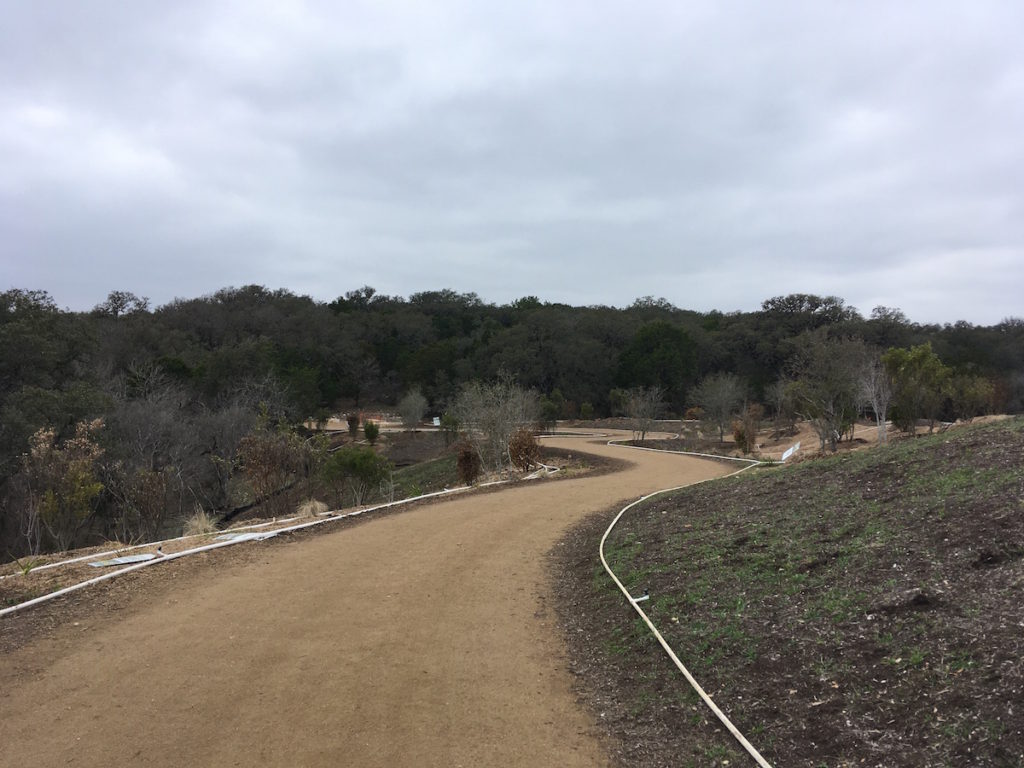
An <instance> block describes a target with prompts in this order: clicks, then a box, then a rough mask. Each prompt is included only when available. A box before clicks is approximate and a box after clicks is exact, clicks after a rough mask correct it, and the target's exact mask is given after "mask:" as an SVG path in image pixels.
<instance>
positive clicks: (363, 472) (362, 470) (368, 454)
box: [320, 445, 392, 506]
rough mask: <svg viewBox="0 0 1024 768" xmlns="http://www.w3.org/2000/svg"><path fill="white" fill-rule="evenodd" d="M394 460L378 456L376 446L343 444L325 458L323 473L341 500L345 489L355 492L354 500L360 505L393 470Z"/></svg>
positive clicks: (325, 479)
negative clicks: (342, 446)
mask: <svg viewBox="0 0 1024 768" xmlns="http://www.w3.org/2000/svg"><path fill="white" fill-rule="evenodd" d="M391 470H392V466H391V462H390V461H388V460H387V459H385V458H384V457H383V456H378V455H377V452H376V451H374V450H373V448H369V447H366V446H358V445H346V446H345V447H344V448H339V449H338V450H336V451H335V452H334V453H332V454H331V455H330V456H328V457H327V460H326V461H325V462H324V465H323V468H322V469H321V470H320V474H321V477H322V479H323V481H324V483H326V484H327V485H328V486H330V487H331V488H332V489H333V490H334V493H335V496H336V498H337V499H338V501H339V503H340V502H341V498H342V492H343V491H345V490H347V491H348V492H349V493H350V494H351V495H352V503H353V504H355V505H356V506H359V505H360V504H362V503H363V500H364V499H365V498H367V496H368V495H369V494H370V492H371V491H373V490H374V489H375V488H378V487H379V486H380V484H381V483H382V482H384V481H385V480H387V479H388V477H389V476H390V474H391Z"/></svg>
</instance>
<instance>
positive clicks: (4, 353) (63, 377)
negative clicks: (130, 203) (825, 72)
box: [0, 286, 1024, 554]
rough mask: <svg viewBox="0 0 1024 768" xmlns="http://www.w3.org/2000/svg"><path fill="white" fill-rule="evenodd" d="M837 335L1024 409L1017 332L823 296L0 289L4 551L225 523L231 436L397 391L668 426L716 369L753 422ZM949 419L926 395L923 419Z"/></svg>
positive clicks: (828, 350)
mask: <svg viewBox="0 0 1024 768" xmlns="http://www.w3.org/2000/svg"><path fill="white" fill-rule="evenodd" d="M851 339H855V340H856V343H857V344H858V345H862V347H863V348H865V349H876V350H878V351H884V350H887V349H891V348H896V349H901V350H912V349H914V348H920V347H921V346H922V345H925V344H930V349H931V354H933V355H934V356H935V357H936V358H937V359H938V360H940V361H941V363H942V364H943V366H944V368H943V370H944V371H946V372H947V373H948V374H949V376H951V377H952V376H960V377H961V378H960V379H959V380H960V381H968V380H969V381H972V382H983V383H984V387H983V388H982V391H983V393H984V399H985V400H986V401H987V403H986V407H988V408H991V409H994V410H997V411H1008V412H1020V411H1021V410H1022V409H1024V321H1022V320H1020V319H1007V320H1006V321H1004V322H1002V323H1000V324H999V325H995V326H990V327H982V326H975V325H971V324H969V323H963V322H959V323H955V324H948V325H942V326H939V325H920V324H916V323H913V322H911V321H910V320H908V319H907V318H906V317H905V316H904V315H903V314H902V313H901V312H900V311H899V310H895V309H889V308H884V307H879V308H876V309H875V310H874V311H873V312H872V313H871V315H870V317H867V318H865V317H863V316H861V315H860V314H859V313H858V312H857V311H856V310H854V309H853V308H851V307H849V306H847V305H846V304H845V302H844V301H843V300H842V299H839V298H836V297H818V296H811V295H804V294H796V295H791V296H784V297H776V298H772V299H769V300H767V301H765V302H764V304H763V305H762V308H761V309H760V310H759V311H756V312H743V313H730V314H724V313H721V312H709V313H700V312H694V311H690V310H685V309H679V308H677V307H674V306H672V305H671V304H669V303H668V302H666V301H665V300H662V299H652V298H650V297H645V298H642V299H638V300H637V301H636V302H634V304H633V305H631V306H630V307H628V308H625V309H617V308H614V307H606V306H590V307H571V306H567V305H563V304H552V303H545V302H543V301H541V300H539V299H538V298H536V297H533V296H528V297H524V298H522V299H519V300H517V301H515V302H512V303H510V304H505V305H495V304H489V303H487V302H485V301H483V300H482V299H480V298H479V297H478V296H476V295H475V294H463V293H456V292H453V291H449V290H441V291H427V292H422V293H416V294H413V295H411V296H409V297H408V298H403V297H398V296H382V295H380V294H377V293H376V292H375V291H374V290H373V289H372V288H369V287H365V288H361V289H358V290H354V291H349V292H347V293H345V294H344V295H343V296H340V297H339V298H337V299H336V300H335V301H332V302H328V303H325V302H318V301H315V300H313V299H312V298H310V297H308V296H299V295H296V294H293V293H291V292H289V291H286V290H269V289H267V288H264V287H261V286H245V287H242V288H228V289H224V290H221V291H217V292H216V293H214V294H211V295H208V296H203V297H200V298H195V299H179V300H176V301H174V302H171V303H170V304H167V305H164V306H161V307H156V308H152V307H150V306H149V303H148V302H147V301H146V300H145V299H142V298H139V297H137V296H134V295H133V294H130V293H126V292H120V291H115V292H113V293H111V294H110V296H109V297H108V298H107V300H106V301H105V302H103V303H102V304H100V305H98V306H97V307H95V308H94V309H93V310H92V311H90V312H83V313H76V312H68V311H62V310H61V309H59V308H58V307H57V306H56V304H55V303H54V301H53V300H52V298H51V297H50V296H49V295H48V294H46V293H45V292H41V291H27V290H17V289H15V290H9V291H7V292H5V293H2V294H0V495H2V499H3V504H4V506H3V516H2V518H0V548H2V549H3V550H4V551H5V552H10V553H12V554H16V553H18V552H22V551H26V550H29V549H32V548H33V547H34V546H38V545H41V542H40V541H38V540H37V541H35V542H34V543H33V542H31V541H30V539H31V536H30V535H29V534H28V533H27V531H28V528H31V526H32V523H31V520H27V519H26V512H25V510H27V509H36V510H39V509H49V510H50V511H51V513H54V510H63V512H62V514H65V513H66V514H67V515H70V516H71V517H70V519H72V520H80V521H81V522H82V525H77V524H76V526H73V528H74V530H72V531H71V532H70V533H69V534H68V536H69V537H70V538H67V539H66V540H61V541H55V540H54V541H50V542H49V546H54V545H63V544H66V543H68V542H69V541H76V540H81V536H82V535H83V532H86V533H88V534H89V535H121V536H122V537H137V536H141V535H144V534H146V533H149V532H157V531H160V530H166V529H167V526H168V525H169V524H171V522H173V521H180V519H181V517H182V516H183V515H186V514H188V513H190V512H191V511H192V510H193V509H194V508H195V507H196V506H200V507H202V508H204V509H209V510H215V511H216V510H225V509H227V508H229V507H230V506H231V504H233V503H235V501H237V500H233V499H232V483H233V482H234V478H235V471H236V469H237V468H238V467H239V465H240V457H239V454H238V451H239V445H240V443H242V441H243V438H245V437H246V436H247V435H250V434H253V433H254V432H259V431H261V430H262V431H263V432H268V433H269V432H271V431H273V430H277V429H280V428H283V427H289V428H291V427H294V426H295V425H298V424H300V423H301V422H302V421H304V420H305V419H307V418H310V417H312V418H314V419H316V418H324V417H325V416H326V415H327V414H329V413H332V412H339V411H347V410H352V409H361V408H366V407H370V406H382V405H383V406H386V405H391V404H395V403H397V402H398V401H399V400H400V399H401V398H402V397H403V396H404V395H405V394H407V393H408V392H410V391H412V390H414V389H419V390H420V391H421V392H422V393H423V395H424V396H425V397H426V399H427V401H428V406H429V410H430V412H432V413H435V414H441V413H444V412H445V411H446V410H447V408H448V406H449V405H450V404H451V403H453V402H454V400H455V398H456V396H457V395H458V393H459V392H460V390H461V389H462V388H463V387H464V386H465V385H466V384H467V383H469V382H473V381H490V380H494V379H495V378H496V377H498V376H499V374H501V373H503V372H504V373H507V374H510V375H512V376H514V377H515V379H516V380H517V381H518V383H519V384H520V385H521V386H522V387H524V388H527V389H534V390H536V391H537V392H538V393H539V394H541V395H542V396H543V398H544V399H543V401H542V402H543V405H544V407H545V413H546V416H547V417H549V418H551V417H562V418H570V417H575V416H584V417H588V416H591V415H593V416H602V415H614V414H616V413H617V412H621V411H622V410H623V409H624V408H625V407H626V402H627V397H626V396H625V393H626V392H627V391H628V390H630V389H633V388H637V387H646V388H652V387H657V388H659V389H660V390H661V391H662V392H663V393H664V398H665V403H666V406H667V408H668V411H667V413H668V414H673V413H674V414H676V415H682V414H683V412H684V411H685V409H686V408H688V407H690V406H692V405H696V404H698V403H697V401H696V400H695V399H694V398H695V396H696V393H697V392H699V390H698V389H697V387H698V384H699V383H701V382H703V381H706V380H709V379H711V378H712V377H714V376H715V375H726V374H728V375H730V376H732V377H734V382H739V385H740V388H741V389H742V391H743V393H744V395H745V398H746V399H747V400H749V401H761V402H765V403H766V404H767V405H768V407H769V409H771V408H772V407H775V406H774V405H773V401H774V400H776V399H777V398H774V396H773V395H772V392H773V388H774V391H777V390H778V386H777V382H779V381H780V379H784V378H786V377H790V378H793V377H794V372H795V370H796V368H797V367H799V366H807V365H809V364H810V363H809V362H808V361H813V360H816V359H819V358H822V359H829V358H830V357H832V356H834V353H835V352H836V351H837V350H838V349H840V347H841V346H842V345H844V344H847V342H849V341H850V340H851ZM907 354H909V352H908V353H907ZM929 359H930V358H929ZM819 367H820V366H819ZM964 377H969V379H965V378H964ZM811 383H813V382H811ZM807 386H810V384H808V385H807ZM795 391H796V390H794V392H795ZM809 391H810V390H806V389H805V390H800V391H799V393H798V394H806V393H807V392H809ZM954 407H955V403H954V402H953V401H952V400H951V399H950V398H945V399H939V400H936V401H934V402H933V403H932V408H931V413H930V414H929V415H931V416H933V417H934V416H936V415H938V416H940V417H941V416H945V417H951V416H953V415H955V413H954ZM838 425H839V424H838V421H837V426H838ZM830 428H831V427H830ZM33 462H34V468H33V467H30V466H29V464H32V463H33ZM302 471H308V467H306V468H305V470H304V469H303V465H302V463H301V462H299V463H298V464H296V467H295V469H294V472H296V473H300V472H302ZM33 473H35V474H33ZM39 535H40V536H42V534H39ZM37 538H38V537H37ZM43 538H46V537H43ZM49 538H51V539H56V537H54V536H50V537H49ZM62 539H63V537H62Z"/></svg>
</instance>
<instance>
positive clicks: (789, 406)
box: [764, 377, 796, 439]
mask: <svg viewBox="0 0 1024 768" xmlns="http://www.w3.org/2000/svg"><path fill="white" fill-rule="evenodd" d="M791 384H792V382H791V381H789V380H788V379H786V378H785V377H782V378H780V379H778V380H777V381H776V382H775V383H774V384H772V385H771V386H769V387H768V388H767V389H766V390H765V393H764V394H765V397H766V398H767V400H768V403H769V404H770V405H771V407H772V424H773V431H772V438H773V439H774V438H778V437H781V436H782V435H793V434H796V415H795V414H794V409H793V398H792V389H791V386H790V385H791Z"/></svg>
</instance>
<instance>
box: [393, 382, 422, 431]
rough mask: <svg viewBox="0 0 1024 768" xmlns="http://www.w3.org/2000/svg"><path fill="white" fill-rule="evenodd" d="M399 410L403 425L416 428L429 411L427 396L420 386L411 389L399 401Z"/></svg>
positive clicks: (407, 427)
mask: <svg viewBox="0 0 1024 768" xmlns="http://www.w3.org/2000/svg"><path fill="white" fill-rule="evenodd" d="M398 412H399V413H400V414H401V415H402V426H403V427H405V428H406V429H416V427H417V426H419V423H420V422H421V421H423V415H424V414H425V413H426V412H427V398H425V397H424V396H423V393H422V392H420V390H419V388H418V387H417V388H415V389H410V390H409V392H408V393H407V394H406V396H405V397H403V398H402V399H401V400H400V401H399V402H398Z"/></svg>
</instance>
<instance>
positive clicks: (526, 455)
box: [508, 429, 540, 471]
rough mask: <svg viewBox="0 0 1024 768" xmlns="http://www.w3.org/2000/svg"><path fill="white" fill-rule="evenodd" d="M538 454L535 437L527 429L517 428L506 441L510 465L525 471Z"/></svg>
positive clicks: (535, 460)
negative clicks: (507, 441)
mask: <svg viewBox="0 0 1024 768" xmlns="http://www.w3.org/2000/svg"><path fill="white" fill-rule="evenodd" d="M539 456H540V446H539V445H537V438H536V437H534V435H533V432H531V431H530V430H528V429H519V430H516V432H515V433H514V434H513V435H512V439H511V440H510V441H509V443H508V457H509V458H510V459H511V460H512V465H513V466H514V467H515V468H516V469H519V470H522V471H526V470H527V469H530V468H531V467H533V466H534V465H535V464H536V463H537V459H538V457H539Z"/></svg>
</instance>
